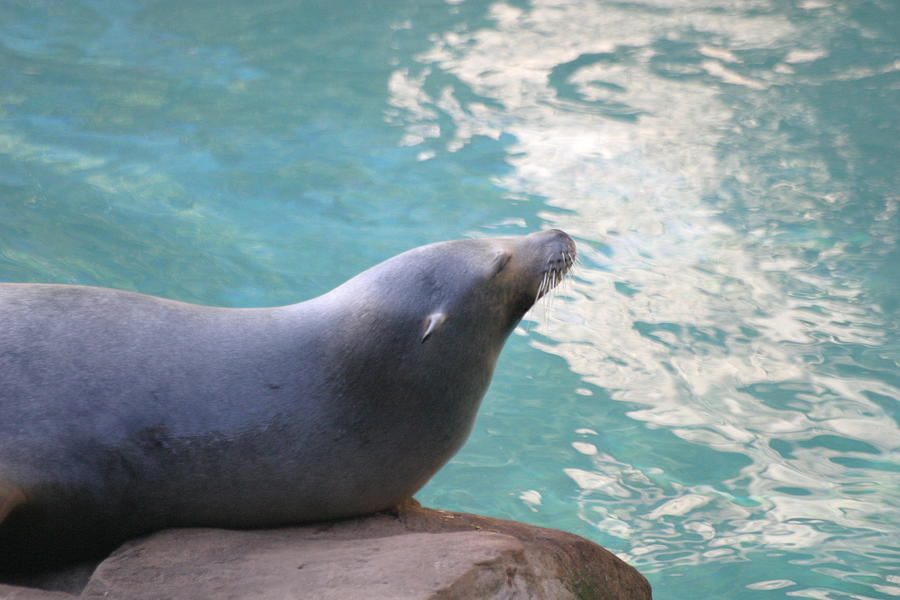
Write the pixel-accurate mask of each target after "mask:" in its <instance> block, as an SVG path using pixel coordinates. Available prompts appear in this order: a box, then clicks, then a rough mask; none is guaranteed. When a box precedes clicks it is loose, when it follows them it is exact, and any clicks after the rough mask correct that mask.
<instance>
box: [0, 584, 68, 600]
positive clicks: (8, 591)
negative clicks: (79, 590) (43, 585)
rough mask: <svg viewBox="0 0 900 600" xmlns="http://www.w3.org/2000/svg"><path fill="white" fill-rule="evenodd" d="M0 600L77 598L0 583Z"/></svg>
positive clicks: (61, 599) (63, 599) (63, 593)
mask: <svg viewBox="0 0 900 600" xmlns="http://www.w3.org/2000/svg"><path fill="white" fill-rule="evenodd" d="M0 600H78V596H73V595H72V594H66V593H65V592H51V591H47V590H39V589H36V588H28V587H18V586H15V585H3V584H2V583H0Z"/></svg>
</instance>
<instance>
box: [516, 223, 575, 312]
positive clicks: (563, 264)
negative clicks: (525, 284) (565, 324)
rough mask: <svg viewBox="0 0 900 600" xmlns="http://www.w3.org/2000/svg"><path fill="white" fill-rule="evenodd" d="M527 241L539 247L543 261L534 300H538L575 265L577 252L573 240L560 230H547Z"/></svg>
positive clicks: (531, 236) (534, 234) (532, 235)
mask: <svg viewBox="0 0 900 600" xmlns="http://www.w3.org/2000/svg"><path fill="white" fill-rule="evenodd" d="M526 239H529V241H533V242H535V243H537V244H539V245H540V252H541V254H543V257H544V261H543V263H542V264H541V280H540V284H539V285H538V288H537V294H536V295H535V299H539V298H541V297H542V296H544V295H545V294H547V292H549V291H550V290H552V289H553V288H554V287H556V286H557V285H558V284H559V283H560V282H561V281H562V280H563V278H564V277H565V276H566V273H568V272H569V269H571V268H572V265H574V264H575V257H576V256H577V255H578V251H577V249H576V248H575V240H573V239H572V238H571V237H570V236H569V234H567V233H566V232H565V231H562V230H560V229H548V230H546V231H541V232H538V233H533V234H531V235H530V236H528V238H526Z"/></svg>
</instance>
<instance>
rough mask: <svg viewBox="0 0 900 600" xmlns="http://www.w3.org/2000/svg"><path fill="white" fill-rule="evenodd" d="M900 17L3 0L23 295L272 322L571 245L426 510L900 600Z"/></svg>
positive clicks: (650, 566) (677, 570)
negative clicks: (81, 294) (59, 295)
mask: <svg viewBox="0 0 900 600" xmlns="http://www.w3.org/2000/svg"><path fill="white" fill-rule="evenodd" d="M898 32H900V3H897V2H896V1H894V0H883V1H874V2H863V1H849V0H847V1H842V2H833V1H829V0H797V1H794V2H785V1H776V0H744V1H741V2H737V1H726V0H696V1H691V2H687V1H685V0H646V1H644V2H630V1H624V2H587V1H578V2H575V1H572V2H570V1H567V0H535V1H533V2H519V1H511V2H506V3H504V2H496V3H491V2H475V1H467V2H463V1H459V0H454V1H448V2H436V1H435V2H425V1H422V2H403V1H395V2H390V3H383V2H351V1H349V0H348V1H343V2H333V1H328V2H326V1H321V2H294V1H261V2H237V1H218V2H181V1H174V0H165V1H156V2H152V1H144V2H138V1H135V2H127V3H126V2H113V1H111V0H110V1H100V0H97V1H76V0H58V1H43V2H39V1H24V0H22V1H12V0H0V74H2V76H0V280H7V281H42V282H43V281H52V282H65V283H80V284H96V285H105V286H110V287H118V288H125V289H133V290H138V291H141V292H146V293H150V294H156V295H162V296H167V297H170V298H178V299H181V300H187V301H192V302H201V303H209V304H219V305H229V306H258V305H273V304H282V303H288V302H294V301H298V300H301V299H305V298H308V297H311V296H314V295H317V294H319V293H321V292H324V291H326V290H328V289H330V288H331V287H333V286H334V285H336V284H338V283H340V282H341V281H343V280H345V279H346V278H348V277H349V276H351V275H353V274H355V273H356V272H358V271H361V270H363V269H365V268H366V267H368V266H370V265H371V264H373V263H375V262H377V261H379V260H381V259H383V258H386V257H388V256H391V255H393V254H395V253H398V252H400V251H403V250H405V249H407V248H409V247H412V246H416V245H419V244H423V243H427V242H431V241H436V240H441V239H449V238H454V237H464V236H494V235H515V234H521V233H525V232H529V231H534V230H537V229H541V228H546V227H559V228H562V229H565V230H566V231H568V232H570V233H571V234H572V235H573V236H574V237H575V238H576V239H577V241H578V243H579V248H580V252H581V259H580V260H581V262H580V266H579V268H578V270H577V271H576V273H575V276H574V277H573V278H571V280H570V281H569V282H568V284H567V285H566V286H565V289H563V291H562V292H561V293H559V294H557V295H556V296H555V297H554V298H553V299H552V303H551V304H550V305H545V306H539V307H537V308H536V309H535V310H534V311H533V312H532V314H531V316H530V318H529V319H528V320H526V321H525V322H523V325H522V327H520V329H519V330H518V331H517V334H516V335H514V336H513V337H512V338H511V339H510V341H509V343H508V345H507V348H506V350H505V352H504V355H503V358H502V361H501V364H500V365H499V367H498V372H497V374H496V377H495V380H494V384H493V386H492V388H491V391H490V392H489V393H488V396H487V398H486V399H485V403H484V406H483V408H482V410H481V413H480V415H479V420H478V423H477V425H476V428H475V431H474V433H473V435H472V438H471V439H470V441H469V443H468V444H467V445H466V447H465V448H464V449H463V450H462V451H461V452H460V453H459V454H458V455H457V456H456V457H455V458H454V460H453V461H452V462H451V463H450V464H449V465H448V466H447V467H446V468H445V469H444V470H443V471H442V472H441V473H439V474H438V475H437V476H436V477H435V478H434V480H433V481H432V482H431V483H430V484H429V485H428V486H427V487H426V488H425V489H424V490H422V491H421V492H420V493H419V495H418V498H419V499H420V500H421V501H422V502H423V503H425V504H427V505H430V506H435V507H440V508H446V509H452V510H463V511H471V512H477V513H482V514H488V515H493V516H498V517H505V518H512V519H518V520H522V521H526V522H529V523H534V524H537V525H543V526H548V527H556V528H562V529H567V530H569V531H573V532H575V533H578V534H580V535H583V536H585V537H588V538H590V539H593V540H595V541H597V542H599V543H601V544H603V545H604V546H606V547H607V548H609V549H611V550H612V551H614V552H616V553H617V554H618V555H619V556H621V557H622V558H624V559H625V560H627V561H629V562H630V563H632V564H634V565H635V566H637V567H638V568H639V569H640V570H641V571H642V572H643V573H645V574H646V575H647V577H648V578H649V579H650V580H651V583H652V584H653V586H654V592H655V597H656V598H657V599H662V600H669V599H671V600H674V599H684V600H690V599H721V598H729V599H749V598H754V599H755V598H766V599H780V598H784V599H788V598H814V599H828V600H837V599H851V598H852V599H870V598H878V599H885V598H895V597H898V596H900V426H898V420H900V328H898V325H897V322H898V317H900V211H898V208H900V196H898V191H897V190H898V189H900V176H898V170H900V169H898V162H900V161H898V139H900V125H898V122H900V121H898V110H897V107H898V106H900V92H898V90H900V74H898V71H900V41H898V36H900V33H898Z"/></svg>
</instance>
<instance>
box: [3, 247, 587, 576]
mask: <svg viewBox="0 0 900 600" xmlns="http://www.w3.org/2000/svg"><path fill="white" fill-rule="evenodd" d="M566 253H568V254H566ZM573 257H574V244H573V243H572V241H571V239H570V238H569V237H568V236H566V235H565V234H564V233H562V232H559V231H556V230H552V231H547V232H542V233H538V234H532V235H530V236H526V237H522V238H501V239H485V240H456V241H451V242H442V243H437V244H431V245H429V246H423V247H420V248H415V249H413V250H410V251H409V252H405V253H403V254H401V255H398V256H396V257H394V258H392V259H390V260H387V261H385V262H383V263H381V264H379V265H376V266H375V267H373V268H371V269H369V270H367V271H365V272H363V273H361V274H360V275H358V276H356V277H354V278H353V279H351V280H349V281H347V282H346V283H344V284H343V285H341V286H339V287H337V288H335V289H334V290H332V291H331V292H329V293H327V294H324V295H322V296H320V297H318V298H314V299H312V300H309V301H306V302H301V303H299V304H294V305H290V306H283V307H277V308H260V309H234V308H214V307H207V306H197V305H192V304H186V303H182V302H175V301H171V300H165V299H161V298H156V297H152V296H145V295H141V294H136V293H132V292H124V291H117V290H111V289H103V288H95V287H82V286H67V285H43V284H0V415H2V418H0V507H2V504H3V502H2V501H3V497H4V496H5V497H6V498H9V499H10V500H9V502H7V504H8V506H11V507H12V508H11V510H7V511H6V512H7V513H8V515H6V518H5V519H4V516H5V515H4V514H2V513H0V561H2V560H3V557H4V556H5V557H7V559H9V558H10V557H11V556H13V555H14V554H21V553H22V552H25V550H23V548H25V547H26V546H27V547H28V548H35V547H37V548H41V547H44V548H50V549H63V550H61V553H66V552H68V550H69V549H68V545H73V546H78V545H79V544H81V543H83V542H84V540H85V539H87V540H90V541H92V542H95V543H96V545H97V546H98V547H99V546H104V545H108V544H113V543H118V542H120V541H122V540H124V539H127V538H128V537H131V536H134V535H137V534H140V533H144V532H147V531H151V530H154V529H159V528H162V527H168V526H224V527H265V526H275V525H281V524H285V523H297V522H303V521H317V520H324V519H332V518H338V517H345V516H350V515H357V514H364V513H369V512H374V511H377V510H381V509H384V508H388V507H390V506H392V505H394V504H397V503H398V502H400V501H402V500H403V499H404V498H406V497H408V496H410V495H412V494H413V493H415V492H416V491H417V490H418V489H419V488H421V487H422V486H423V485H424V484H425V482H426V481H428V479H429V478H430V477H431V476H432V475H433V474H434V473H435V472H436V471H437V470H438V469H439V468H440V467H441V466H442V465H443V464H444V463H445V462H446V461H447V460H448V459H449V458H450V457H451V456H452V455H453V454H454V453H455V452H456V451H457V450H458V449H459V447H460V446H461V445H462V444H463V442H464V441H465V439H466V437H467V436H468V434H469V431H470V430H471V427H472V423H473V421H474V418H475V414H476V411H477V410H478V406H479V403H480V401H481V398H482V396H483V395H484V393H485V391H486V389H487V386H488V383H489V381H490V378H491V374H492V372H493V369H494V364H495V361H496V359H497V356H498V355H499V353H500V350H501V348H502V346H503V343H504V341H505V340H506V338H507V336H508V335H509V333H510V332H511V331H512V329H513V328H514V327H515V325H516V324H517V323H518V321H519V320H520V319H521V317H522V316H523V314H524V313H525V311H526V310H527V309H528V308H529V307H530V306H531V305H532V304H533V302H534V301H535V299H536V296H537V294H538V287H539V286H540V285H541V282H542V281H543V280H545V279H546V278H545V277H544V273H546V272H547V271H548V270H550V269H556V270H557V271H560V270H561V271H563V272H564V271H565V270H566V269H568V266H569V264H570V263H571V258H573ZM552 265H556V266H555V267H554V266H552ZM436 315H437V316H436ZM23 499H24V500H23ZM78 539H80V540H82V542H75V541H73V540H78ZM0 570H2V562H0Z"/></svg>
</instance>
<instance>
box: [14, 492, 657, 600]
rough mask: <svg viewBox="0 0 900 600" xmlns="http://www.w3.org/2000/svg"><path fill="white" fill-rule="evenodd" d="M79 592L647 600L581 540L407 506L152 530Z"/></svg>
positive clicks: (286, 599)
mask: <svg viewBox="0 0 900 600" xmlns="http://www.w3.org/2000/svg"><path fill="white" fill-rule="evenodd" d="M6 589H7V588H5V587H0V599H2V598H7V597H8V598H10V599H13V598H15V599H16V600H42V599H46V600H62V599H63V598H69V599H71V598H73V597H72V596H68V595H50V596H40V595H35V596H28V595H22V596H4V595H3V593H4V590H6ZM8 589H17V590H24V588H8ZM32 591H34V590H32ZM34 592H35V593H45V594H50V592H36V591H34ZM23 593H24V592H23ZM81 597H82V598H85V599H96V600H99V599H100V598H103V599H105V600H150V599H152V600H181V599H185V600H188V599H190V600H194V599H196V598H204V599H216V600H218V599H222V600H226V599H229V600H230V599H234V600H238V599H243V598H254V599H261V600H262V599H269V598H271V599H273V600H274V599H278V600H290V599H293V598H297V599H301V598H316V599H321V600H344V599H350V598H353V599H356V598H367V599H372V600H379V599H384V600H388V599H390V600H403V599H409V600H413V599H415V600H426V599H427V600H454V599H460V600H462V599H466V600H469V599H472V598H479V599H501V598H502V599H508V600H515V599H529V598H547V599H553V600H569V599H576V598H578V599H585V600H649V599H650V598H651V592H650V586H649V584H648V583H647V581H646V580H645V579H644V578H643V577H642V576H641V575H640V574H639V573H638V572H637V571H636V570H635V569H633V568H632V567H630V566H628V565H626V564H625V563H624V562H622V561H621V560H619V559H618V558H617V557H616V556H614V555H613V554H611V553H610V552H608V551H606V550H604V549H603V548H601V547H600V546H598V545H596V544H594V543H593V542H590V541H588V540H586V539H584V538H581V537H578V536H575V535H572V534H569V533H565V532H562V531H556V530H552V529H543V528H540V527H532V526H530V525H524V524H522V523H516V522H513V521H504V520H500V519H492V518H489V517H480V516H477V515H469V514H464V513H453V512H447V511H439V510H431V509H426V508H422V507H421V506H419V505H418V503H416V502H415V501H412V500H411V501H409V502H407V503H406V504H404V505H402V506H400V507H398V508H397V509H396V510H395V511H391V512H388V513H381V514H377V515H373V516H370V517H362V518H358V519H348V520H344V521H334V522H329V523H319V524H313V525H307V526H304V527H292V528H285V529H271V530H256V531H231V530H221V529H170V530H165V531H161V532H158V533H156V534H153V535H151V536H148V537H145V538H141V539H138V540H134V541H132V542H129V543H128V544H125V545H124V546H122V547H121V548H120V549H119V550H117V551H116V552H115V553H113V554H112V556H110V557H109V558H107V559H106V560H105V561H103V562H102V563H101V564H100V566H99V567H98V568H97V570H96V571H95V572H94V574H93V576H92V577H91V579H90V581H89V582H88V584H87V587H85V588H84V591H83V592H82V596H81Z"/></svg>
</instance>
